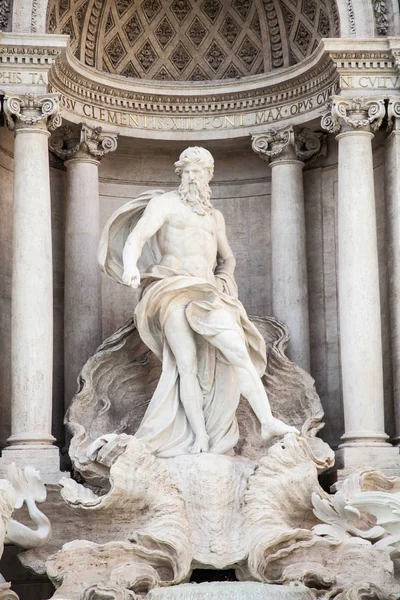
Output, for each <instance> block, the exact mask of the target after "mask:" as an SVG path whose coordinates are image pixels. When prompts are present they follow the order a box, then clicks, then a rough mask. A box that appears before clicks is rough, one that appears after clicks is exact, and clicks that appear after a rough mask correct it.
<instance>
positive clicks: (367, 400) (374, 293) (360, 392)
mask: <svg viewBox="0 0 400 600" xmlns="http://www.w3.org/2000/svg"><path fill="white" fill-rule="evenodd" d="M384 115H385V106H384V102H383V100H374V99H371V100H367V99H361V98H355V99H344V98H341V97H340V96H335V97H334V98H333V102H332V109H331V112H330V113H329V114H328V115H326V116H325V117H323V119H322V126H323V127H324V128H325V129H327V130H328V131H331V132H333V133H336V134H337V136H336V139H337V141H338V144H339V166H338V168H339V182H338V294H339V321H340V354H341V366H342V389H343V405H344V420H345V433H344V435H343V436H342V440H343V444H342V445H341V450H339V452H338V460H337V464H338V466H339V467H344V469H345V470H347V469H355V468H358V467H366V466H377V467H384V468H386V469H390V468H395V467H396V466H397V465H400V462H399V461H398V458H399V456H398V449H395V448H393V447H392V446H390V445H389V444H388V443H387V442H386V440H387V438H388V436H387V435H386V433H385V427H384V401H383V367H382V340H381V312H380V297H379V273H378V247H377V233H376V215H375V192H374V173H373V161H372V144H371V142H372V138H373V132H374V131H376V130H377V129H378V128H379V127H380V124H381V123H382V120H383V117H384Z"/></svg>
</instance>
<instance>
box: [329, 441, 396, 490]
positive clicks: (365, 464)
mask: <svg viewBox="0 0 400 600" xmlns="http://www.w3.org/2000/svg"><path fill="white" fill-rule="evenodd" d="M335 454H336V462H335V467H334V468H335V470H336V478H337V480H336V483H334V484H333V486H332V488H331V489H332V491H336V490H338V489H339V488H340V486H341V483H342V482H343V481H344V479H346V477H348V476H349V475H351V474H352V473H354V471H357V470H358V469H376V470H377V471H380V472H381V473H383V474H384V475H386V476H387V477H392V476H396V477H400V448H399V447H394V446H391V445H390V444H385V445H380V444H377V445H376V446H373V445H369V446H361V445H354V446H351V445H348V446H342V447H341V448H339V450H336V452H335Z"/></svg>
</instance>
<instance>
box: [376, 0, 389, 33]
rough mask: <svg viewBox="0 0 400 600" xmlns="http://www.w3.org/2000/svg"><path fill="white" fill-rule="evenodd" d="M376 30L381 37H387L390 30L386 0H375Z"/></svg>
mask: <svg viewBox="0 0 400 600" xmlns="http://www.w3.org/2000/svg"><path fill="white" fill-rule="evenodd" d="M373 6H374V15H375V22H376V30H377V32H378V34H379V35H387V32H388V29H389V20H388V7H387V5H386V0H373Z"/></svg>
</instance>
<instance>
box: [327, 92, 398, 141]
mask: <svg viewBox="0 0 400 600" xmlns="http://www.w3.org/2000/svg"><path fill="white" fill-rule="evenodd" d="M385 114H386V110H385V103H384V100H381V99H373V100H367V99H365V98H352V99H345V98H342V97H341V96H334V97H333V99H332V103H331V105H330V110H329V112H327V113H326V114H325V115H324V116H323V117H322V120H321V126H322V128H323V129H325V130H326V131H329V133H339V132H340V131H341V129H342V127H343V126H344V127H345V128H347V129H350V130H351V129H360V130H366V131H373V132H375V131H378V129H379V128H380V126H381V125H382V121H383V119H384V117H385Z"/></svg>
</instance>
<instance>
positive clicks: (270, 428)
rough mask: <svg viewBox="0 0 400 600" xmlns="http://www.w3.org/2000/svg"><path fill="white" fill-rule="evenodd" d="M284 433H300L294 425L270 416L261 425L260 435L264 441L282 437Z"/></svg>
mask: <svg viewBox="0 0 400 600" xmlns="http://www.w3.org/2000/svg"><path fill="white" fill-rule="evenodd" d="M286 433H300V432H299V430H298V429H296V427H292V425H286V423H284V422H283V421H280V420H279V419H275V418H274V417H272V418H271V419H270V420H269V421H267V422H266V423H264V424H263V425H262V427H261V437H262V439H263V440H264V442H269V441H270V440H272V439H273V438H280V437H283V436H284V435H285V434H286Z"/></svg>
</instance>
